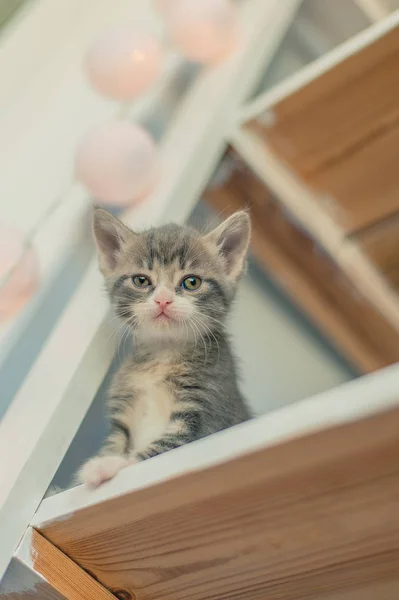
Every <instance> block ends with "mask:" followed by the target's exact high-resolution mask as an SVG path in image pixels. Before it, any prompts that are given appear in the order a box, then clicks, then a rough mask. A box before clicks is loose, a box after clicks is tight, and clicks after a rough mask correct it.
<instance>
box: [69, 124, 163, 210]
mask: <svg viewBox="0 0 399 600" xmlns="http://www.w3.org/2000/svg"><path fill="white" fill-rule="evenodd" d="M76 174H77V177H78V179H79V180H80V181H81V182H82V183H83V184H84V185H86V187H87V188H88V189H89V190H90V192H91V193H92V194H93V196H94V197H95V198H96V199H98V200H100V201H102V202H104V203H107V204H116V205H119V206H125V205H129V204H132V203H133V202H135V201H138V200H140V199H141V198H143V197H144V196H145V195H146V194H148V192H149V191H151V189H152V188H153V187H154V185H155V183H156V174H157V151H156V146H155V143H154V141H153V139H152V138H151V137H150V135H149V134H148V133H147V132H146V131H145V130H144V129H143V128H142V127H139V126H138V125H134V124H132V123H129V122H124V121H114V122H111V123H106V124H104V125H101V126H100V127H98V128H97V129H94V130H92V131H90V132H89V133H88V134H87V135H86V137H85V138H84V139H83V140H82V142H81V143H80V145H79V147H78V150H77V154H76Z"/></svg>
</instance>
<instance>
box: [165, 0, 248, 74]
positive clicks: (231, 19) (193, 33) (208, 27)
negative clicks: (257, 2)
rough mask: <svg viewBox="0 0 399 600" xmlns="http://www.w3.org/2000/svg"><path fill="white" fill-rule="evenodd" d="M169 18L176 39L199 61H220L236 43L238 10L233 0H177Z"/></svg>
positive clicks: (187, 52) (184, 52) (184, 51)
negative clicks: (231, 0)
mask: <svg viewBox="0 0 399 600" xmlns="http://www.w3.org/2000/svg"><path fill="white" fill-rule="evenodd" d="M167 18H168V22H169V27H170V34H171V37H172V40H173V42H174V43H175V45H176V46H177V48H178V49H179V50H180V51H181V52H182V53H183V54H184V55H185V56H187V58H189V59H190V60H193V61H195V62H200V63H217V62H219V61H220V60H222V59H224V58H225V57H226V56H227V55H228V54H229V53H230V52H231V51H232V50H233V48H234V46H235V44H236V41H237V19H236V12H235V9H234V7H233V5H232V3H231V2H230V1H229V0H175V2H174V4H173V6H172V7H171V10H170V12H169V14H168V15H167Z"/></svg>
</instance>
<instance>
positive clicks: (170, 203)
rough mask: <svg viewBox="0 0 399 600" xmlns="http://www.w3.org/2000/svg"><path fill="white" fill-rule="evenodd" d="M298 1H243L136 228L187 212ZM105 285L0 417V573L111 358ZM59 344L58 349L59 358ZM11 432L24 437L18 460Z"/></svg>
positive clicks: (133, 218) (82, 289)
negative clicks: (233, 39)
mask: <svg viewBox="0 0 399 600" xmlns="http://www.w3.org/2000/svg"><path fill="white" fill-rule="evenodd" d="M298 2H299V0H289V1H288V0H287V1H286V2H285V3H284V4H282V3H281V2H280V1H279V0H267V1H266V0H251V1H249V2H243V3H240V5H239V6H238V11H239V19H240V27H241V40H240V44H239V45H238V46H237V49H236V51H235V52H233V53H232V55H231V56H230V57H229V58H228V59H227V60H226V61H224V62H223V63H220V64H219V65H216V66H215V67H213V68H210V69H204V70H203V71H201V73H200V74H199V75H198V77H197V78H196V80H195V81H194V82H193V84H192V86H191V87H190V90H189V92H188V93H187V95H185V97H184V99H183V101H182V102H181V105H179V109H178V111H177V113H176V116H175V117H174V120H173V122H172V123H171V125H170V128H169V130H168V132H167V134H166V135H165V137H164V138H163V139H162V142H161V144H160V161H161V164H162V169H161V173H160V178H159V182H158V187H157V189H156V190H155V191H154V193H153V194H151V195H150V197H149V198H147V199H146V201H145V202H143V203H141V204H140V205H139V206H137V207H135V208H133V209H131V210H130V211H127V212H126V214H125V219H126V222H128V223H129V224H130V225H131V226H132V227H140V228H141V227H145V226H148V225H151V226H154V225H157V224H161V223H163V222H165V221H170V220H174V221H176V222H180V223H181V222H184V221H185V220H186V219H187V217H188V216H189V214H190V212H191V210H192V208H193V206H194V205H195V202H196V201H197V199H198V197H199V195H200V193H201V191H202V189H203V188H204V186H205V185H206V183H207V181H208V179H209V177H210V176H211V174H212V171H213V170H214V168H215V165H216V164H217V161H218V159H219V156H220V154H222V153H223V151H224V148H225V145H226V143H227V137H228V132H229V128H230V116H231V115H230V111H233V112H234V111H237V110H238V106H239V105H240V104H241V103H242V102H243V101H244V98H245V97H246V96H247V95H248V94H249V93H250V91H251V89H253V87H254V86H255V85H256V82H257V80H258V79H259V78H260V77H261V75H262V72H263V68H264V65H265V64H267V62H268V60H270V59H271V57H272V56H273V54H274V52H275V50H276V47H277V46H278V43H279V40H280V39H281V36H282V35H284V32H285V28H286V23H287V22H289V21H290V20H291V17H292V14H293V11H294V10H295V8H296V6H297V5H298ZM265 31H270V33H269V35H267V36H265V35H264V32H265ZM254 56H255V57H256V60H254ZM101 289H102V283H101V277H100V275H99V274H98V272H97V265H96V264H95V263H94V262H93V264H92V265H91V266H90V267H89V268H88V270H87V272H86V274H85V276H84V278H83V280H82V282H81V284H80V286H79V288H78V289H77V290H76V291H75V292H74V294H73V296H72V297H71V300H70V302H69V305H68V307H67V308H66V309H65V311H64V313H63V315H62V316H61V318H60V319H59V321H58V322H57V324H56V326H55V327H54V329H53V331H52V332H51V335H50V336H49V338H48V340H47V342H46V345H45V346H44V347H43V350H42V352H41V354H40V356H39V357H38V358H37V360H36V362H35V363H34V364H33V366H32V369H31V371H30V373H29V374H28V376H27V377H26V379H25V381H24V382H23V384H22V385H21V388H20V389H19V390H18V393H17V395H16V397H15V398H14V400H13V402H12V404H11V406H10V408H9V410H8V411H7V413H6V415H5V417H4V419H3V420H2V422H1V424H0V480H1V482H2V485H1V489H0V530H1V533H2V540H1V542H2V543H1V544H0V576H1V575H2V573H3V572H4V569H5V568H6V566H7V564H8V562H9V560H10V558H11V556H12V553H13V552H14V550H15V548H16V546H17V544H18V540H19V539H20V538H21V536H22V535H23V533H24V531H25V529H26V527H27V525H28V524H29V522H30V520H31V518H32V515H33V513H34V511H35V510H36V508H37V506H38V504H39V502H40V500H41V499H42V498H43V495H44V493H45V491H46V489H47V487H48V485H49V484H50V482H51V479H52V477H53V476H54V473H55V471H56V469H57V467H58V465H59V464H60V462H61V460H62V458H63V456H64V454H65V451H66V449H67V448H68V445H69V444H70V442H71V441H72V439H73V436H74V435H75V432H76V431H77V429H78V427H79V425H80V423H81V421H82V419H83V416H84V414H85V412H86V410H87V409H88V407H89V405H90V403H91V401H92V399H93V397H94V394H95V392H96V390H97V387H98V385H99V383H100V381H101V380H102V378H103V376H104V374H105V372H106V370H107V368H108V367H109V365H110V363H111V360H112V357H113V346H112V345H111V344H110V343H109V339H108V336H109V332H108V330H107V328H106V327H104V322H105V320H106V318H107V314H108V308H107V302H106V300H105V299H104V298H103V296H102V295H101V293H100V290H101ZM92 306H93V307H94V308H92ZM67 340H72V341H71V342H70V343H69V344H68V343H67ZM54 348H55V349H57V351H58V352H60V351H61V350H60V349H62V351H63V357H62V360H60V358H59V354H58V355H57V352H54ZM98 355H99V358H98ZM98 359H99V360H100V363H98V362H97V360H98ZM32 398H35V403H34V404H32ZM22 427H23V430H24V436H20V432H21V428H22ZM10 439H12V440H13V443H14V442H15V439H18V444H17V445H15V443H14V445H13V447H14V450H15V451H14V454H13V458H12V460H10V453H9V448H10V442H9V440H10Z"/></svg>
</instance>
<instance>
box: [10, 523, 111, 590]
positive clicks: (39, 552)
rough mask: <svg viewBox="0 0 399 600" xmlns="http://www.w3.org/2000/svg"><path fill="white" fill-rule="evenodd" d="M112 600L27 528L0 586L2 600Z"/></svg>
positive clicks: (69, 561)
mask: <svg viewBox="0 0 399 600" xmlns="http://www.w3.org/2000/svg"><path fill="white" fill-rule="evenodd" d="M21 596H23V598H26V599H27V600H28V599H30V598H31V599H32V600H38V599H40V600H41V599H43V600H64V599H66V600H115V596H114V595H113V594H111V593H110V592H109V591H108V590H106V589H105V588H104V587H103V586H102V585H101V584H99V583H98V582H97V581H95V579H93V577H91V576H90V575H88V574H87V573H86V572H85V571H83V570H82V569H81V568H80V567H79V566H78V565H76V564H75V563H74V562H73V561H72V560H71V559H70V558H68V557H67V556H65V554H63V553H62V552H61V551H60V550H58V548H56V547H55V546H53V544H51V543H50V542H49V541H48V540H46V539H45V538H44V537H43V536H42V535H41V534H40V533H38V532H37V531H35V530H34V529H31V528H29V530H28V532H27V534H26V535H25V537H24V540H23V541H22V543H21V545H20V546H19V548H18V550H17V552H16V555H15V556H14V558H13V563H12V564H11V568H9V569H8V571H7V572H6V575H5V580H4V585H2V584H0V598H1V599H2V600H3V599H4V600H18V599H20V598H21Z"/></svg>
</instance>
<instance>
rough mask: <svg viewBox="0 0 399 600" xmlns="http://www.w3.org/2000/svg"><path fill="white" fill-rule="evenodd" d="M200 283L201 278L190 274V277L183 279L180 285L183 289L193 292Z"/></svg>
mask: <svg viewBox="0 0 399 600" xmlns="http://www.w3.org/2000/svg"><path fill="white" fill-rule="evenodd" d="M201 283H202V279H200V278H199V277H196V276H195V275H190V277H186V278H185V279H183V281H182V286H183V287H184V289H185V290H188V291H189V292H193V291H194V290H198V288H199V287H200V286H201Z"/></svg>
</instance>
